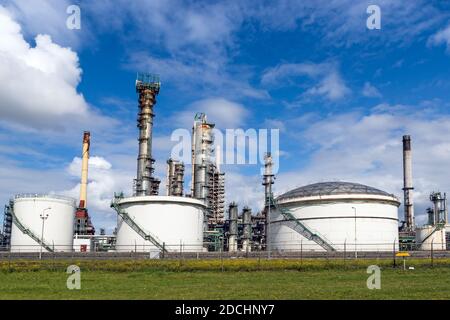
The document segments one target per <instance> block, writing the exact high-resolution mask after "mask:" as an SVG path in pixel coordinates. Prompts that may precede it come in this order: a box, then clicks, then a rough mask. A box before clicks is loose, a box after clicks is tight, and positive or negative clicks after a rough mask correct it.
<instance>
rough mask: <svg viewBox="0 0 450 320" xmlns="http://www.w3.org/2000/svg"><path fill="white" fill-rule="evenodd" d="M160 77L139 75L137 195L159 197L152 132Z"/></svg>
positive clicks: (137, 90) (137, 86)
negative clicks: (155, 175) (154, 167)
mask: <svg viewBox="0 0 450 320" xmlns="http://www.w3.org/2000/svg"><path fill="white" fill-rule="evenodd" d="M160 85H161V84H160V82H159V77H158V76H155V75H149V74H138V79H137V80H136V92H137V93H138V95H139V114H138V120H137V121H138V125H137V126H138V128H139V156H138V159H137V177H136V181H135V195H136V196H149V195H157V194H158V189H159V183H160V181H159V180H158V179H155V178H153V171H154V169H153V164H154V162H155V160H154V159H153V158H152V130H153V118H154V116H155V115H154V113H153V107H154V105H155V104H156V96H157V95H158V93H159V89H160Z"/></svg>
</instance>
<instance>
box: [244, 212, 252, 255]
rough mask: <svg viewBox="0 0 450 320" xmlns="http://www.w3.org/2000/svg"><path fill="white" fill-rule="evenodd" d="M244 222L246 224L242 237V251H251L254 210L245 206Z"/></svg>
mask: <svg viewBox="0 0 450 320" xmlns="http://www.w3.org/2000/svg"><path fill="white" fill-rule="evenodd" d="M242 223H243V225H244V230H243V231H244V232H243V237H242V251H244V252H250V251H251V249H252V247H251V240H252V210H251V209H250V208H247V207H245V208H244V210H243V212H242Z"/></svg>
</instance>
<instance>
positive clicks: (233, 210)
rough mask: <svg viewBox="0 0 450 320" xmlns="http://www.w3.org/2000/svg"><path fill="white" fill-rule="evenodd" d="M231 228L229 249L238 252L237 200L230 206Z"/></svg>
mask: <svg viewBox="0 0 450 320" xmlns="http://www.w3.org/2000/svg"><path fill="white" fill-rule="evenodd" d="M228 214H229V219H230V230H229V237H228V251H230V252H236V251H237V249H238V240H237V237H238V206H237V204H236V203H235V202H232V203H230V207H229V211H228Z"/></svg>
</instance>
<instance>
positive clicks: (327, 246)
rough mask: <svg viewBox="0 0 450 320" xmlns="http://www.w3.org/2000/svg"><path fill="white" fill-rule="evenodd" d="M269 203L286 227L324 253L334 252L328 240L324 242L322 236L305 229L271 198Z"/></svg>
mask: <svg viewBox="0 0 450 320" xmlns="http://www.w3.org/2000/svg"><path fill="white" fill-rule="evenodd" d="M271 203H272V206H274V207H275V208H276V209H277V210H278V211H279V212H280V213H281V215H282V216H283V217H284V219H285V221H286V225H287V226H288V227H289V228H291V229H293V230H294V231H296V232H297V233H299V234H301V235H302V236H303V237H305V238H306V239H308V240H311V241H314V242H315V243H317V244H318V245H319V246H321V247H322V248H324V249H325V250H326V251H336V249H335V248H334V247H333V246H332V245H331V242H330V241H329V240H326V239H325V237H324V236H321V235H319V234H318V233H317V232H313V231H312V230H310V229H309V228H308V227H306V226H305V225H304V224H303V223H301V222H300V221H299V220H298V219H297V218H296V217H294V215H293V214H292V213H291V212H290V211H289V210H288V209H284V208H281V207H280V206H279V205H278V203H277V201H276V200H275V199H273V198H272V199H271Z"/></svg>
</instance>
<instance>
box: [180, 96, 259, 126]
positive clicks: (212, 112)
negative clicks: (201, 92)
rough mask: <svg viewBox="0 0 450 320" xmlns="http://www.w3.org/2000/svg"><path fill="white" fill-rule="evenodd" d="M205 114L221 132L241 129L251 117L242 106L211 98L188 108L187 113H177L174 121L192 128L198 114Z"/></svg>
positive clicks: (222, 99)
mask: <svg viewBox="0 0 450 320" xmlns="http://www.w3.org/2000/svg"><path fill="white" fill-rule="evenodd" d="M199 112H201V113H205V114H206V115H207V116H208V121H210V122H212V123H215V124H216V128H217V129H219V130H225V129H236V128H241V126H242V125H244V123H245V120H246V119H247V117H248V116H249V115H250V113H249V111H248V110H247V109H246V108H245V107H244V106H243V105H241V104H239V103H236V102H233V101H230V100H227V99H224V98H209V99H203V100H199V101H196V102H194V103H192V104H190V105H189V106H188V108H186V110H185V111H182V112H180V113H177V114H176V116H174V119H173V121H174V122H175V123H176V124H177V125H179V126H180V127H181V128H188V129H190V128H192V125H193V123H194V116H195V114H196V113H199Z"/></svg>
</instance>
